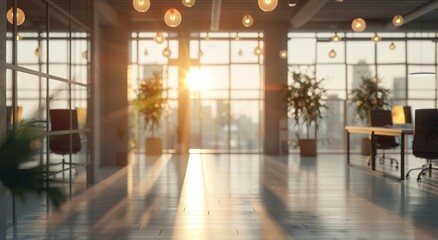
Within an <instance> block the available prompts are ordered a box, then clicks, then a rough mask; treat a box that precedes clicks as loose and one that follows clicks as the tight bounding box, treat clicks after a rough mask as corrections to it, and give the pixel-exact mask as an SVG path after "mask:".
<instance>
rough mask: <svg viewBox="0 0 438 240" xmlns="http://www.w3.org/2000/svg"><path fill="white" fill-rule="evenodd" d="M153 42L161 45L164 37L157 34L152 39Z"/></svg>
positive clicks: (160, 33)
mask: <svg viewBox="0 0 438 240" xmlns="http://www.w3.org/2000/svg"><path fill="white" fill-rule="evenodd" d="M154 41H155V42H156V43H158V44H161V43H163V42H164V36H163V33H162V32H157V34H156V35H155V37H154Z"/></svg>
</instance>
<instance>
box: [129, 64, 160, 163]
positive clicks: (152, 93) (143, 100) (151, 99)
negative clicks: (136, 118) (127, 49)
mask: <svg viewBox="0 0 438 240" xmlns="http://www.w3.org/2000/svg"><path fill="white" fill-rule="evenodd" d="M163 91H164V89H163V85H162V79H161V74H160V73H159V72H157V71H156V72H153V74H152V78H150V79H145V80H144V81H142V82H141V83H140V85H139V88H138V91H137V97H136V99H135V100H134V105H135V106H136V108H137V110H138V112H139V113H140V114H142V115H143V120H144V127H145V129H146V130H149V131H150V132H151V136H149V137H146V139H145V150H146V155H149V156H157V155H161V152H162V140H161V138H159V137H157V136H156V134H157V133H158V130H159V127H160V119H161V117H162V116H163V115H164V114H165V112H166V100H165V99H164V98H163V96H162V94H163Z"/></svg>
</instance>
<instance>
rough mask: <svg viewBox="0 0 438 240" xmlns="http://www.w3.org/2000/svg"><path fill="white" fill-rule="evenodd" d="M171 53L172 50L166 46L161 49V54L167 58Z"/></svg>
mask: <svg viewBox="0 0 438 240" xmlns="http://www.w3.org/2000/svg"><path fill="white" fill-rule="evenodd" d="M171 54H172V52H171V51H170V49H169V48H168V47H166V48H164V49H163V56H164V57H166V58H169V57H170V55H171Z"/></svg>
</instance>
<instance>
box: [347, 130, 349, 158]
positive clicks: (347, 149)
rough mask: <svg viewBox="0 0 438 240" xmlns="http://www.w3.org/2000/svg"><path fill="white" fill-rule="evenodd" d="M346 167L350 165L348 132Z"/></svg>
mask: <svg viewBox="0 0 438 240" xmlns="http://www.w3.org/2000/svg"><path fill="white" fill-rule="evenodd" d="M347 165H350V132H348V131H347Z"/></svg>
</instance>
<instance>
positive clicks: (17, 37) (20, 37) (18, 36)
mask: <svg viewBox="0 0 438 240" xmlns="http://www.w3.org/2000/svg"><path fill="white" fill-rule="evenodd" d="M15 39H17V41H20V40H21V39H23V37H22V36H21V35H20V34H19V33H17V35H15Z"/></svg>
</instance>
